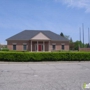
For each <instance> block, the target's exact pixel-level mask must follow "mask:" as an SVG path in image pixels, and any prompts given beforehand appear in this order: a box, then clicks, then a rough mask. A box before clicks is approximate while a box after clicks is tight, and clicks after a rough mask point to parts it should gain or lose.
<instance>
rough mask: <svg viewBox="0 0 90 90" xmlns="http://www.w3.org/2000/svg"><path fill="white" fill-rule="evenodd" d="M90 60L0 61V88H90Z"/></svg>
mask: <svg viewBox="0 0 90 90" xmlns="http://www.w3.org/2000/svg"><path fill="white" fill-rule="evenodd" d="M84 83H86V84H89V83H90V62H37V63H36V62H31V63H30V62H29V63H8V62H6V63H4V62H0V90H90V89H83V84H84Z"/></svg>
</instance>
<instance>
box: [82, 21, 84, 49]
mask: <svg viewBox="0 0 90 90" xmlns="http://www.w3.org/2000/svg"><path fill="white" fill-rule="evenodd" d="M82 34H83V48H84V24H83V23H82Z"/></svg>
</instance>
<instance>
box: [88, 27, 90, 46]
mask: <svg viewBox="0 0 90 90" xmlns="http://www.w3.org/2000/svg"><path fill="white" fill-rule="evenodd" d="M89 33H90V32H89V28H88V45H89V47H90V36H89Z"/></svg>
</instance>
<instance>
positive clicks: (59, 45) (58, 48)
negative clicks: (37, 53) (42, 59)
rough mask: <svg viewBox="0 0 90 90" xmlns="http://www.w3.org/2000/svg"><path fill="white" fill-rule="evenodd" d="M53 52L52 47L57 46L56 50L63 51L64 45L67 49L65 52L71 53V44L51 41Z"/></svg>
mask: <svg viewBox="0 0 90 90" xmlns="http://www.w3.org/2000/svg"><path fill="white" fill-rule="evenodd" d="M50 44H51V50H52V45H53V44H55V45H56V50H62V49H61V45H64V47H65V49H64V50H65V51H69V42H65V41H62V42H58V41H51V43H50Z"/></svg>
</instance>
